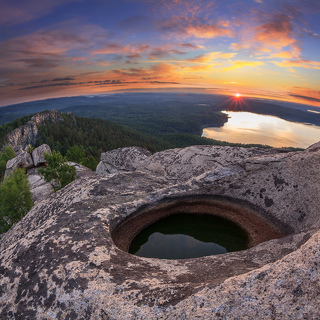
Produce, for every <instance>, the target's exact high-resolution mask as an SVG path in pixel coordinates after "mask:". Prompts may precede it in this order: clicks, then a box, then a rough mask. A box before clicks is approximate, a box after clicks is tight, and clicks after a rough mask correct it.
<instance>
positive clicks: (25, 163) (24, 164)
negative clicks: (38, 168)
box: [6, 152, 34, 175]
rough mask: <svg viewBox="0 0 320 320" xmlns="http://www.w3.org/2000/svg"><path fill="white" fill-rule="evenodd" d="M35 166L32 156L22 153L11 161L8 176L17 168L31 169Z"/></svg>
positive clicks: (7, 167)
mask: <svg viewBox="0 0 320 320" xmlns="http://www.w3.org/2000/svg"><path fill="white" fill-rule="evenodd" d="M33 166H34V164H33V161H32V157H31V154H30V153H28V152H21V153H19V154H18V155H17V156H16V157H15V158H13V159H11V160H9V161H8V162H7V166H6V175H7V174H8V173H9V172H11V171H13V170H14V169H15V168H24V169H30V168H32V167H33Z"/></svg>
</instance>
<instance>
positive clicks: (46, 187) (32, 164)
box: [5, 144, 95, 201]
mask: <svg viewBox="0 0 320 320" xmlns="http://www.w3.org/2000/svg"><path fill="white" fill-rule="evenodd" d="M50 152H51V149H50V147H49V146H48V145H47V144H43V145H41V146H39V147H38V148H36V149H34V150H33V152H32V156H31V155H30V153H27V152H24V151H23V152H21V153H19V154H18V155H17V156H16V157H15V158H13V159H11V160H9V161H8V162H7V168H6V172H5V175H6V176H7V175H8V174H9V173H10V172H12V171H13V170H14V169H15V168H24V169H26V172H27V174H28V179H29V184H30V190H31V193H32V199H33V201H41V200H43V199H46V198H48V196H49V195H51V194H52V193H53V189H52V185H51V183H49V182H46V181H45V180H44V179H43V178H42V176H40V174H39V173H38V169H39V167H41V166H42V165H44V164H45V163H46V160H45V159H44V154H46V153H50ZM68 164H69V165H73V166H75V168H76V178H77V179H83V178H87V177H90V176H93V175H95V173H94V172H93V171H92V170H90V169H88V168H87V167H85V166H82V165H80V164H78V163H75V162H68Z"/></svg>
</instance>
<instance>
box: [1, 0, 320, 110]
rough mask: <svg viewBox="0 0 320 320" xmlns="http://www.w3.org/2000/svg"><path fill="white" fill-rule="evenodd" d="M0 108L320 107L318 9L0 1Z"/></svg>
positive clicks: (316, 4)
mask: <svg viewBox="0 0 320 320" xmlns="http://www.w3.org/2000/svg"><path fill="white" fill-rule="evenodd" d="M0 8H1V10H0V106H4V105H9V104H14V103H19V102H25V101H32V100H39V99H46V98H54V97H65V96H76V95H95V94H106V93H109V92H119V91H120V92H121V91H127V90H140V91H145V90H149V91H150V90H151V91H153V90H163V91H166V90H177V91H186V92H194V91H196V92H203V93H218V94H221V93H222V94H230V95H232V94H236V93H240V94H241V95H242V96H253V97H262V98H271V99H278V100H285V101H292V102H298V103H303V104H310V105H314V106H319V107H320V41H319V40H320V39H319V36H320V1H318V0H289V1H286V0H45V1H44V0H0Z"/></svg>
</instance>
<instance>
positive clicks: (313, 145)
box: [306, 141, 320, 152]
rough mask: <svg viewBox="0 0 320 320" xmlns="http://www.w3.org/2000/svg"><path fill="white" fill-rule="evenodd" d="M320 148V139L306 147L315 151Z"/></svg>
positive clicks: (310, 150)
mask: <svg viewBox="0 0 320 320" xmlns="http://www.w3.org/2000/svg"><path fill="white" fill-rule="evenodd" d="M319 149H320V141H319V142H317V143H314V144H312V145H311V146H310V147H308V148H307V149H306V151H307V152H315V151H318V150H319Z"/></svg>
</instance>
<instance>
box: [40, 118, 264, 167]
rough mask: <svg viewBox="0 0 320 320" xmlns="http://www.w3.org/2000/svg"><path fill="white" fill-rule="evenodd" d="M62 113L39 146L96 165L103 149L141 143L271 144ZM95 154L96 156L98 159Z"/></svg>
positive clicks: (155, 146)
mask: <svg viewBox="0 0 320 320" xmlns="http://www.w3.org/2000/svg"><path fill="white" fill-rule="evenodd" d="M62 117H63V119H64V121H61V122H49V121H48V122H46V123H45V124H44V125H41V126H39V127H38V129H39V138H38V139H37V142H36V147H37V146H39V145H41V144H43V143H46V144H48V145H49V146H50V148H51V149H52V150H56V151H59V152H60V153H61V154H62V155H63V156H67V159H68V160H70V161H75V162H77V159H78V162H82V164H84V165H86V166H89V167H90V168H92V169H93V167H94V165H95V164H97V163H98V161H100V155H101V153H102V152H106V151H110V150H113V149H117V148H122V147H130V146H138V147H142V148H145V149H147V150H149V151H150V152H152V153H154V152H158V151H162V150H165V149H171V148H183V147H188V146H192V145H222V146H223V145H229V146H242V147H252V146H259V147H268V146H263V145H245V144H241V143H228V142H225V141H219V140H212V139H208V138H203V137H199V136H196V135H194V134H187V133H170V134H159V135H150V134H146V133H142V132H138V131H135V130H133V129H131V128H128V127H125V126H122V125H119V124H115V123H113V122H110V121H107V120H102V119H95V118H82V117H77V116H74V115H67V114H62ZM68 151H69V153H68ZM92 158H94V159H95V162H94V161H93V159H92ZM79 159H80V160H81V159H82V160H81V161H80V160H79ZM89 159H90V161H89ZM89 162H90V164H89Z"/></svg>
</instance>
